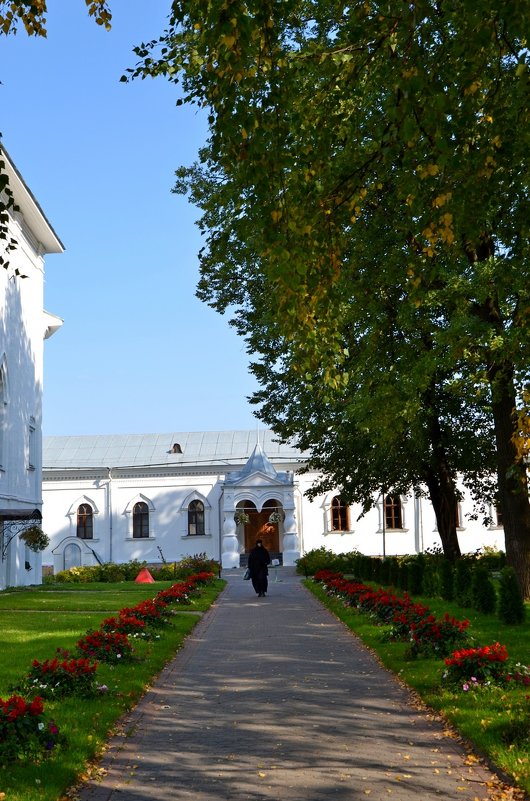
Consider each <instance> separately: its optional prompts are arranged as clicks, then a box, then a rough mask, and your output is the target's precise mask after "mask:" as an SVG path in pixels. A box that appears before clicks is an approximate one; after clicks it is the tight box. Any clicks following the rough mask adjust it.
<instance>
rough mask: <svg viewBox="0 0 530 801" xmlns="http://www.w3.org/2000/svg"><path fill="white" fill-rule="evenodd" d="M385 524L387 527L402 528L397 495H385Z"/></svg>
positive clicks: (399, 503) (399, 500)
mask: <svg viewBox="0 0 530 801" xmlns="http://www.w3.org/2000/svg"><path fill="white" fill-rule="evenodd" d="M385 525H386V527H387V528H403V514H402V509H401V498H400V497H399V495H386V496H385Z"/></svg>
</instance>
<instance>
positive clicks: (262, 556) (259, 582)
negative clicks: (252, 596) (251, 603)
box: [248, 540, 271, 598]
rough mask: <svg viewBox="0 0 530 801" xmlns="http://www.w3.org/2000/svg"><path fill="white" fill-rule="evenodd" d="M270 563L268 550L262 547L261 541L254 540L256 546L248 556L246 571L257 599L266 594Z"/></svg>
mask: <svg viewBox="0 0 530 801" xmlns="http://www.w3.org/2000/svg"><path fill="white" fill-rule="evenodd" d="M270 562H271V558H270V555H269V552H268V550H267V549H266V548H265V546H264V545H263V541H262V540H256V545H255V546H254V548H252V550H251V552H250V553H249V555H248V569H249V571H250V579H251V581H252V586H253V587H254V589H255V591H256V595H258V597H259V598H264V597H265V595H266V594H267V588H268V584H269V580H268V575H269V565H270Z"/></svg>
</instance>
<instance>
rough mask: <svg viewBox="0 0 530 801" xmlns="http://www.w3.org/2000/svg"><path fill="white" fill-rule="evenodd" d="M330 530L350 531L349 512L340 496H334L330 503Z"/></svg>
mask: <svg viewBox="0 0 530 801" xmlns="http://www.w3.org/2000/svg"><path fill="white" fill-rule="evenodd" d="M331 530H332V531H349V530H350V510H349V508H348V507H347V506H346V505H345V503H344V501H343V500H342V498H341V497H340V495H335V497H334V498H333V499H332V501H331Z"/></svg>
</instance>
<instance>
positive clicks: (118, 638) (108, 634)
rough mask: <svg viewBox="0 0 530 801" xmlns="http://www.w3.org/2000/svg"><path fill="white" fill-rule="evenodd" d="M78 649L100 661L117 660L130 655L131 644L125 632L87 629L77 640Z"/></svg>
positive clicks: (125, 658) (124, 658)
mask: <svg viewBox="0 0 530 801" xmlns="http://www.w3.org/2000/svg"><path fill="white" fill-rule="evenodd" d="M77 647H78V649H79V650H80V651H81V652H82V653H83V654H86V655H87V656H88V657H90V658H91V659H97V660H99V661H100V662H117V661H119V660H122V661H123V660H127V659H131V657H132V653H133V650H132V645H131V643H130V642H129V638H128V637H127V635H126V634H121V633H120V632H118V631H103V630H101V629H99V630H97V631H88V632H87V633H86V634H85V636H84V637H81V639H80V640H78V641H77Z"/></svg>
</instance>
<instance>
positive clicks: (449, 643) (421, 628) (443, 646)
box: [410, 612, 469, 656]
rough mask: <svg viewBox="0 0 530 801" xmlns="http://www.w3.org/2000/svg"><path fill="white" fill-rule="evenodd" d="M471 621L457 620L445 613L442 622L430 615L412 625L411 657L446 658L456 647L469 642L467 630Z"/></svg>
mask: <svg viewBox="0 0 530 801" xmlns="http://www.w3.org/2000/svg"><path fill="white" fill-rule="evenodd" d="M468 626H469V620H457V619H456V618H455V617H451V616H450V615H448V614H447V612H446V613H445V615H444V616H443V618H442V619H441V620H436V618H435V617H434V615H428V616H427V617H426V618H423V619H422V620H419V621H418V622H417V623H414V622H412V623H411V624H410V639H411V643H412V644H411V655H412V656H416V655H418V654H420V653H422V654H426V655H430V656H445V655H446V654H448V653H450V652H451V650H452V649H454V648H455V646H463V645H465V643H466V642H467V639H468V638H467V634H466V629H467V628H468Z"/></svg>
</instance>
